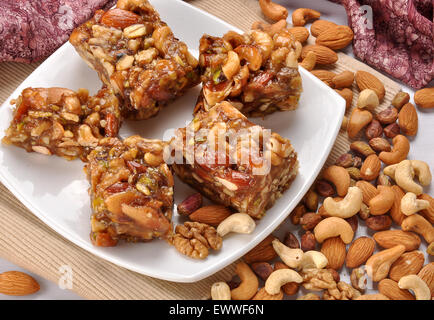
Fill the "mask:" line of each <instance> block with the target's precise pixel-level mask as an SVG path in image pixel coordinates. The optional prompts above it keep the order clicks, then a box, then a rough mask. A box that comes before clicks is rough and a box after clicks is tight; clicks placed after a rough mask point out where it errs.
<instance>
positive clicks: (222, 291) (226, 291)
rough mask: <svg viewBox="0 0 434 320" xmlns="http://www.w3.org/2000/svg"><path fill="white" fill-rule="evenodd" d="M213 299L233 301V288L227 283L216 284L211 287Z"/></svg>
mask: <svg viewBox="0 0 434 320" xmlns="http://www.w3.org/2000/svg"><path fill="white" fill-rule="evenodd" d="M211 299H213V300H231V288H229V286H228V284H227V283H226V282H222V281H221V282H216V283H214V284H213V285H212V286H211Z"/></svg>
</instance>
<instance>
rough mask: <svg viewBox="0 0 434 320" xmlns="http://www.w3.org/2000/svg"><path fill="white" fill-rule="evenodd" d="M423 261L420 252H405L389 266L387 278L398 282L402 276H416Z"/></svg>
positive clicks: (423, 258)
mask: <svg viewBox="0 0 434 320" xmlns="http://www.w3.org/2000/svg"><path fill="white" fill-rule="evenodd" d="M424 261H425V256H424V254H423V253H422V252H421V251H410V252H405V253H403V254H402V255H401V256H400V257H399V258H398V259H397V260H396V261H395V262H394V263H393V264H392V265H391V266H390V271H389V278H390V279H392V280H395V281H396V282H398V281H399V279H401V278H402V277H403V276H407V275H409V274H418V272H419V271H420V270H421V269H422V267H423V263H424Z"/></svg>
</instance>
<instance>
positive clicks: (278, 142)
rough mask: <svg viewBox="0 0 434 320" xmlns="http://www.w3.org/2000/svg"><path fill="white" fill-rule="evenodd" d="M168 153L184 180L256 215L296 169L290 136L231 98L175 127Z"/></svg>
mask: <svg viewBox="0 0 434 320" xmlns="http://www.w3.org/2000/svg"><path fill="white" fill-rule="evenodd" d="M166 154H167V156H170V160H168V162H169V163H173V164H172V168H173V170H174V172H175V173H176V174H177V175H178V176H179V177H180V178H181V179H182V180H183V181H184V182H186V183H188V184H190V185H191V186H193V187H194V188H196V189H197V190H198V191H200V192H201V193H202V194H203V195H205V196H206V197H208V198H210V199H212V200H214V201H216V202H218V203H221V204H223V205H226V206H231V207H233V208H234V209H235V210H237V211H238V212H245V213H248V214H250V215H251V216H253V217H255V218H261V217H262V216H263V215H264V213H265V210H266V209H268V208H270V207H271V206H272V205H273V204H274V202H275V201H276V199H277V198H279V197H280V196H281V195H282V193H283V192H284V191H285V190H286V189H287V188H288V187H289V185H290V183H291V182H292V180H294V178H295V177H296V175H297V172H298V161H297V154H296V153H295V151H294V149H293V147H292V145H291V143H290V141H289V140H288V139H285V138H283V137H281V136H280V135H279V134H277V133H274V132H271V131H270V130H266V129H264V128H262V127H261V126H258V125H255V124H253V123H252V122H250V121H248V120H247V118H246V117H245V116H244V115H243V114H242V113H241V112H240V111H238V110H237V109H236V108H235V107H234V106H232V105H231V104H230V103H229V102H227V101H223V102H221V103H219V104H216V105H215V106H214V107H212V108H211V109H210V110H209V111H199V112H197V113H196V115H195V117H194V119H193V121H192V122H191V123H190V124H189V125H188V126H187V127H185V128H181V129H178V130H177V131H176V134H175V137H173V138H172V140H171V141H170V144H169V147H168V148H167V151H166ZM166 159H168V158H166Z"/></svg>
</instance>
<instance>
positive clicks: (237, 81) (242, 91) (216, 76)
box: [195, 29, 302, 117]
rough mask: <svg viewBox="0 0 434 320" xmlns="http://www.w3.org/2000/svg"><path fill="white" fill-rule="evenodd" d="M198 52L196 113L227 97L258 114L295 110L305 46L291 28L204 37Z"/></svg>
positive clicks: (242, 109)
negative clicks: (300, 61)
mask: <svg viewBox="0 0 434 320" xmlns="http://www.w3.org/2000/svg"><path fill="white" fill-rule="evenodd" d="M199 52H200V56H199V65H200V68H201V74H202V76H201V80H202V87H203V89H202V92H201V98H200V99H199V103H198V105H197V106H196V108H195V112H197V110H200V109H204V110H209V108H211V107H212V106H214V105H215V104H216V103H218V102H221V101H223V100H227V101H229V102H231V103H232V104H233V105H234V106H235V107H236V108H237V109H238V110H240V111H241V112H242V113H243V114H245V115H248V116H256V117H257V116H259V117H260V116H264V115H266V114H270V113H272V112H275V111H278V110H280V111H282V110H293V109H295V108H297V105H298V100H299V98H300V94H301V92H302V83H301V77H300V74H299V72H298V62H297V59H298V57H299V56H300V53H301V44H300V42H298V41H296V40H295V38H294V36H293V35H292V34H291V33H289V32H288V30H287V29H282V30H280V31H278V32H277V33H275V34H273V35H271V34H269V33H267V32H265V31H259V30H253V31H250V32H248V33H246V34H243V35H240V34H238V33H236V32H234V31H229V32H228V33H226V34H225V35H224V36H223V37H212V36H209V35H204V36H203V37H202V38H201V40H200V47H199Z"/></svg>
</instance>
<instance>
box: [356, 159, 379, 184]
mask: <svg viewBox="0 0 434 320" xmlns="http://www.w3.org/2000/svg"><path fill="white" fill-rule="evenodd" d="M380 170H381V161H380V159H378V157H377V155H376V154H371V155H370V156H368V157H367V158H366V159H365V161H364V162H363V164H362V167H361V168H360V176H361V177H362V179H363V180H366V181H372V180H374V179H377V177H378V175H379V174H380Z"/></svg>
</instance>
